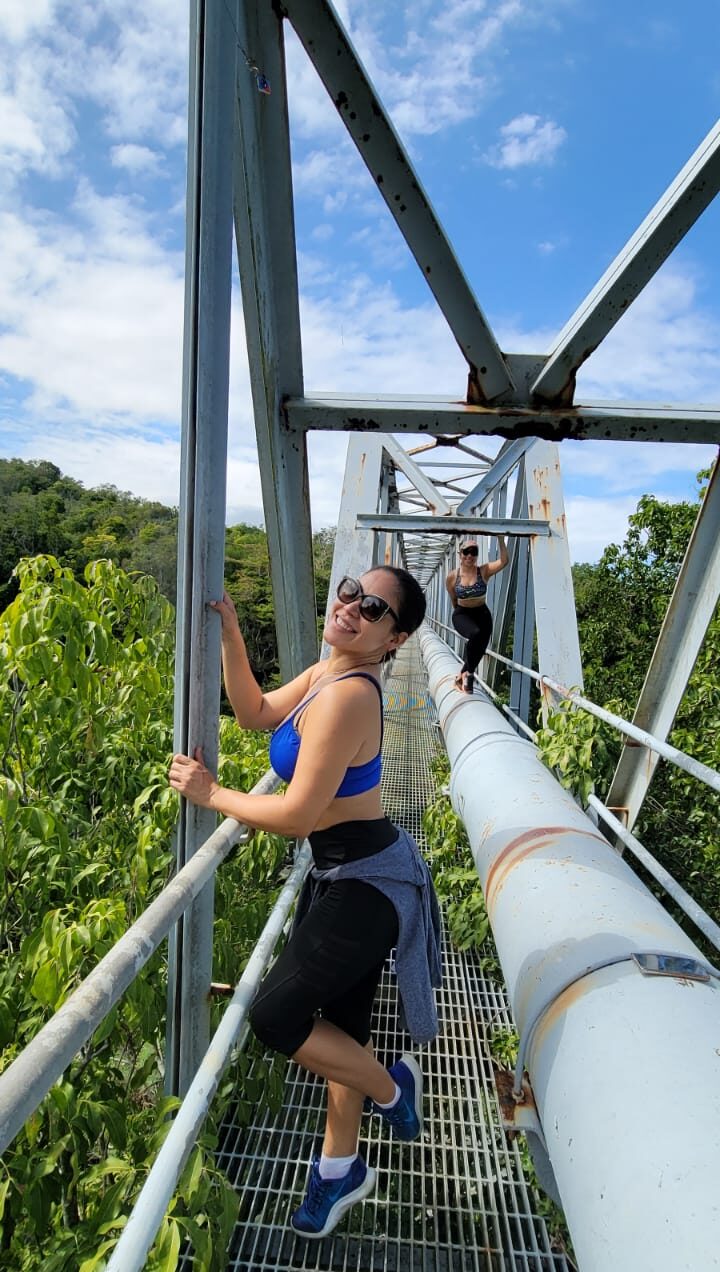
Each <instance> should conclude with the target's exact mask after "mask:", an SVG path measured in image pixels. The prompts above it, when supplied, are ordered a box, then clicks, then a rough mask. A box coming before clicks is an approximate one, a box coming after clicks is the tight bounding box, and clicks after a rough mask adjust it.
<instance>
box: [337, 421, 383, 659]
mask: <svg viewBox="0 0 720 1272" xmlns="http://www.w3.org/2000/svg"><path fill="white" fill-rule="evenodd" d="M382 452H383V444H382V438H380V437H375V436H373V435H372V434H370V436H367V437H363V436H361V435H360V434H359V433H358V434H353V435H352V436H351V437H349V438H348V448H347V456H346V459H345V478H344V480H343V488H342V495H341V497H340V511H339V514H338V526H337V533H336V535H335V551H334V552H333V560H332V568H331V571H330V583H329V586H328V602H327V610H326V615H327V614H329V612H330V607H331V605H332V603H333V600H334V599H335V592H336V590H337V585H338V583H339V582H340V579H341V578H342V576H343V574H350V575H352V577H353V578H357V577H358V576H359V575H361V574H364V572H365V571H366V570H369V569H370V567H371V566H372V565H373V564H376V553H375V538H376V537H375V535H374V533H373V530H372V528H371V527H360V528H358V525H357V522H358V521H359V520H360V516H359V514H360V512H361V510H362V509H365V510H366V511H367V512H370V511H371V510H372V509H374V508H377V506H378V502H379V499H380V488H381V480H382V463H383V457H382ZM388 517H389V519H390V520H391V521H392V519H393V518H392V515H391V514H386V516H385V517H384V518H383V519H384V520H388ZM323 653H324V655H325V656H327V655H328V654H329V650H328V649H327V647H326V646H324V648H323Z"/></svg>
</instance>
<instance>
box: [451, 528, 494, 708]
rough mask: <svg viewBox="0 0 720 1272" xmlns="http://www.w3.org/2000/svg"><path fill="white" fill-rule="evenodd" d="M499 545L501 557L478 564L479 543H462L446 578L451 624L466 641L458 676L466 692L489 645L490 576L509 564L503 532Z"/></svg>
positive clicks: (490, 631)
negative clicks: (488, 591) (487, 597)
mask: <svg viewBox="0 0 720 1272" xmlns="http://www.w3.org/2000/svg"><path fill="white" fill-rule="evenodd" d="M498 547H499V548H500V556H499V557H498V559H497V560H496V561H488V562H487V564H486V565H480V566H479V565H478V563H477V561H478V546H477V543H473V542H471V541H468V540H466V541H465V542H464V543H462V544H461V545H460V563H459V565H458V567H457V569H456V570H451V571H450V573H449V574H448V576H447V579H446V580H445V587H446V588H447V590H448V593H449V595H450V600H451V601H452V603H453V612H452V625H453V627H454V628H455V631H456V632H459V633H460V635H461V636H464V637H465V640H466V641H467V644H466V646H465V654H464V658H463V664H462V667H461V668H460V671H459V672H458V674H457V676H456V677H455V684H456V686H457V688H458V689H462V690H463V692H464V693H472V691H473V688H474V686H475V672H476V671H477V668H478V666H479V664H480V660H481V658H482V657H483V655H484V653H485V650H486V649H487V647H488V645H489V644H490V636H491V634H492V614H491V613H490V610H489V609H488V605H487V601H486V599H485V596H486V593H487V585H488V579H490V578H491V577H492V575H493V574H498V573H499V572H500V570H504V569H505V566H506V565H507V563H508V552H507V547H506V546H505V540H504V538H503V537H502V535H498Z"/></svg>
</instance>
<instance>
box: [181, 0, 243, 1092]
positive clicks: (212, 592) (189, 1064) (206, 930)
mask: <svg viewBox="0 0 720 1272" xmlns="http://www.w3.org/2000/svg"><path fill="white" fill-rule="evenodd" d="M190 46H191V47H190V78H191V83H190V116H189V142H188V181H187V238H186V274H185V329H184V347H183V403H182V459H181V475H180V483H181V499H180V510H181V512H180V526H179V534H178V610H177V654H176V672H175V740H174V745H175V750H176V751H182V752H184V753H190V754H192V752H193V750H194V748H195V747H197V746H202V748H203V750H204V755H205V759H206V762H207V763H208V764H209V765H210V766H211V767H213V766H214V765H215V763H216V761H217V724H218V714H219V709H220V624H219V620H218V618H217V617H216V615H214V614H213V613H212V612H211V611H209V610H208V608H207V602H208V601H209V600H210V599H211V598H212V597H219V596H221V595H222V587H223V566H224V556H225V484H226V471H227V419H228V385H229V370H230V271H231V265H232V163H231V159H230V155H231V150H232V122H233V93H234V84H235V48H236V39H235V33H234V31H233V29H232V25H231V19H230V12H229V9H228V6H227V5H223V4H220V5H217V4H208V3H206V0H193V4H192V9H191V27H190ZM215 825H216V817H215V814H214V813H211V812H209V811H208V810H206V809H201V808H197V807H195V806H192V805H184V806H183V807H182V809H181V812H180V820H179V824H178V830H177V836H176V857H177V867H178V869H181V868H182V867H183V866H184V865H185V863H186V862H187V861H189V860H190V858H191V857H192V856H193V855H194V853H195V852H196V851H197V849H198V848H199V847H200V845H201V844H202V843H203V842H204V841H205V840H206V839H207V838H208V836H209V835H210V834H212V831H213V830H214V828H215ZM213 907H214V887H213V884H212V882H210V883H208V884H207V886H206V887H205V888H204V889H203V892H202V893H201V894H200V896H199V897H198V898H197V899H196V900H195V901H194V902H193V905H192V907H191V908H190V910H188V912H187V913H186V914H185V915H183V917H182V919H181V920H180V921H179V922H178V924H177V926H176V928H175V930H174V933H173V934H172V936H171V939H170V947H169V972H168V1022H167V1058H166V1071H165V1084H166V1089H167V1091H168V1092H171V1093H173V1094H183V1093H184V1092H185V1091H186V1090H187V1088H188V1086H189V1085H190V1082H191V1081H192V1078H193V1075H194V1073H195V1071H196V1069H197V1066H198V1064H199V1063H200V1060H201V1058H202V1056H203V1055H204V1053H205V1050H206V1048H207V1043H208V1038H209V1028H210V1001H209V992H210V981H211V973H212V924H213Z"/></svg>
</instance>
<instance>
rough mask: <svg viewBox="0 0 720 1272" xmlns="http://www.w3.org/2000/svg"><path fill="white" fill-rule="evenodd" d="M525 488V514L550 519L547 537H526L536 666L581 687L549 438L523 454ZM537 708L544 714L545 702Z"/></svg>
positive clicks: (555, 455)
mask: <svg viewBox="0 0 720 1272" xmlns="http://www.w3.org/2000/svg"><path fill="white" fill-rule="evenodd" d="M525 489H526V494H527V506H528V512H529V514H530V517H531V518H532V517H542V518H547V519H549V522H550V535H549V537H548V536H545V535H534V536H533V537H532V539H531V540H530V550H531V556H532V573H533V593H534V598H535V627H536V631H537V648H538V667H539V670H540V672H541V674H543V675H547V676H553V677H554V678H555V679H556V680H562V681H563V683H564V684H566V685H569V686H571V687H575V688H578V689H581V688H582V684H583V676H582V661H581V658H580V642H579V640H578V631H577V614H576V612H575V595H574V592H573V581H572V570H571V568H570V550H569V547H568V541H567V526H566V521H565V504H564V501H563V492H562V477H561V475H560V455H559V452H558V448H557V446H553V445H552V443H551V442H536V443H535V445H534V446H533V448H532V450H531V451H529V452H528V454H527V455H526V456H525ZM561 668H562V674H561V673H560V669H561ZM543 712H544V713H546V703H545V701H544V702H543Z"/></svg>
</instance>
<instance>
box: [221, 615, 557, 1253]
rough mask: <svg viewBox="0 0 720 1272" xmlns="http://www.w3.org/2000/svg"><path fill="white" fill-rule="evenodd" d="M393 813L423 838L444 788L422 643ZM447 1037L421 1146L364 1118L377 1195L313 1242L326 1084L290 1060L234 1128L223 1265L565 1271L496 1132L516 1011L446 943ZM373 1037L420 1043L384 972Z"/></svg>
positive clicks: (395, 696)
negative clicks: (500, 1035) (265, 1098)
mask: <svg viewBox="0 0 720 1272" xmlns="http://www.w3.org/2000/svg"><path fill="white" fill-rule="evenodd" d="M385 698H386V714H385V721H386V723H385V742H384V757H385V776H384V779H383V780H384V799H385V807H386V810H387V813H388V816H390V817H391V818H392V819H393V820H395V821H399V822H401V823H402V824H403V825H404V826H405V827H407V829H408V830H409V831H410V832H411V834H413V835H415V837H416V838H417V839H418V841H419V842H420V844H421V846H422V843H423V840H422V829H421V818H422V812H423V809H424V807H425V806H426V804H427V802H428V801H429V800H430V799H431V798H432V797H433V795H434V793H435V789H434V783H433V780H432V776H431V772H430V765H431V761H432V758H433V756H434V755H435V753H436V751H437V750H438V748H439V746H440V744H441V740H440V737H439V733H438V730H437V725H436V723H435V716H434V705H433V703H432V700H431V699H429V697H428V694H427V687H426V680H425V676H424V672H423V669H422V663H421V660H420V654H419V650H418V647H417V641H416V640H412V641H409V642H408V644H407V645H405V646H404V648H403V650H402V651H401V655H400V656H399V657H398V659H397V662H396V665H395V668H394V670H393V673H392V676H391V678H390V679H389V680H388V682H387V685H386V691H385ZM438 1008H439V1015H440V1028H441V1031H440V1034H439V1036H438V1038H437V1039H436V1040H435V1042H434V1043H433V1044H432V1045H431V1046H429V1047H426V1048H423V1049H422V1052H421V1055H420V1057H419V1058H420V1061H421V1064H422V1068H423V1071H424V1075H425V1129H424V1133H423V1137H422V1139H421V1140H420V1141H418V1142H417V1143H415V1144H398V1143H397V1142H395V1141H391V1140H390V1139H389V1136H388V1132H387V1131H386V1129H385V1127H384V1126H383V1124H382V1123H381V1121H380V1119H379V1118H376V1117H366V1118H364V1119H363V1126H362V1132H361V1151H362V1152H363V1154H364V1155H365V1157H366V1160H367V1161H368V1162H369V1163H371V1164H372V1165H374V1166H375V1167H376V1169H377V1172H378V1186H377V1189H376V1193H375V1195H373V1196H371V1197H370V1198H369V1199H368V1200H367V1201H365V1202H364V1203H361V1204H360V1205H358V1206H355V1207H354V1208H353V1209H352V1210H351V1211H350V1212H349V1213H348V1215H347V1216H345V1217H344V1218H343V1220H341V1222H340V1224H339V1226H338V1228H337V1229H336V1231H335V1232H334V1233H333V1234H332V1235H331V1236H329V1237H326V1238H324V1239H323V1240H321V1241H312V1242H311V1241H305V1240H302V1239H300V1238H298V1237H296V1236H295V1235H294V1234H293V1232H292V1231H291V1229H290V1228H289V1227H288V1218H289V1215H290V1213H291V1211H292V1210H294V1209H295V1207H296V1206H297V1205H298V1204H299V1203H300V1200H301V1198H302V1196H303V1193H304V1190H305V1182H306V1175H307V1164H308V1162H309V1159H310V1156H311V1153H312V1151H313V1149H319V1144H320V1142H321V1139H322V1129H323V1086H324V1084H323V1083H322V1082H321V1081H320V1080H319V1079H316V1078H314V1077H313V1076H312V1075H309V1074H306V1073H304V1072H303V1071H302V1070H300V1069H299V1068H298V1067H297V1066H295V1065H293V1064H292V1063H291V1064H290V1066H289V1070H288V1082H287V1086H286V1093H285V1101H284V1104H283V1107H282V1109H281V1110H280V1113H279V1114H278V1115H277V1116H276V1117H275V1118H274V1119H272V1118H271V1117H270V1116H269V1115H268V1114H264V1115H262V1116H260V1117H259V1118H258V1120H257V1121H255V1122H253V1123H251V1125H250V1126H248V1127H245V1128H243V1129H241V1130H240V1129H238V1128H237V1127H235V1126H233V1125H232V1124H231V1123H225V1124H224V1126H223V1128H222V1132H221V1145H222V1150H221V1154H220V1162H219V1164H220V1165H221V1166H223V1168H224V1169H225V1170H226V1171H227V1173H228V1175H229V1177H230V1179H231V1180H232V1182H233V1183H234V1184H235V1186H236V1187H237V1188H238V1190H239V1191H240V1192H241V1194H242V1203H241V1210H240V1219H239V1222H238V1224H237V1226H236V1229H235V1233H234V1236H233V1239H232V1241H231V1244H230V1250H229V1261H228V1269H232V1270H235V1269H238V1270H239V1269H243V1270H244V1272H264V1270H265V1269H267V1272H270V1270H272V1272H289V1270H290V1269H316V1270H320V1269H323V1270H324V1272H346V1270H347V1272H350V1270H352V1272H503V1270H505V1269H508V1270H509V1269H523V1272H525V1270H527V1272H531V1270H532V1272H549V1269H554V1270H556V1272H570V1269H571V1267H572V1265H571V1264H570V1263H568V1261H567V1260H566V1259H565V1257H564V1256H563V1255H562V1254H561V1253H559V1252H557V1251H554V1250H553V1249H552V1248H551V1245H550V1241H549V1238H548V1234H547V1231H546V1227H545V1223H544V1221H543V1219H542V1218H541V1217H540V1216H539V1215H538V1212H537V1200H538V1199H537V1197H536V1195H535V1194H534V1193H533V1191H532V1190H531V1188H530V1187H529V1186H528V1184H527V1182H526V1180H525V1178H524V1176H523V1170H522V1163H521V1159H520V1153H519V1150H518V1145H517V1143H515V1142H509V1141H508V1140H507V1138H506V1136H505V1134H504V1132H503V1131H502V1129H501V1127H500V1117H499V1111H498V1105H497V1101H496V1097H495V1090H494V1084H493V1078H492V1067H491V1064H490V1059H489V1056H490V1053H489V1049H488V1045H487V1043H488V1038H489V1036H490V1034H491V1032H492V1031H493V1030H494V1029H496V1028H498V1027H501V1026H502V1027H509V1025H510V1017H509V1013H508V1008H507V1002H506V999H505V996H504V993H503V990H502V987H501V986H498V985H497V984H496V983H495V982H493V981H490V980H487V979H486V978H484V977H483V976H482V974H481V973H480V971H479V969H478V966H477V960H475V959H474V958H473V957H472V956H471V955H463V954H459V953H458V952H457V951H455V950H452V949H451V948H450V947H449V946H447V945H446V947H445V981H444V985H443V988H442V990H441V991H440V992H439V994H438ZM376 1017H377V1019H376V1026H375V1032H374V1038H375V1045H376V1049H377V1052H378V1055H379V1056H380V1058H381V1059H382V1058H383V1057H387V1061H386V1062H387V1063H388V1064H390V1063H392V1062H393V1060H394V1059H395V1058H396V1057H397V1056H398V1055H399V1054H400V1053H401V1052H402V1051H404V1050H406V1049H408V1048H409V1046H410V1045H411V1043H410V1039H409V1038H408V1037H407V1035H404V1034H403V1033H402V1032H401V1031H400V1030H399V1029H398V1024H397V1015H396V1009H395V989H394V978H393V975H392V971H391V969H390V967H389V966H388V967H387V968H386V970H385V972H384V974H383V979H382V982H381V987H380V993H379V996H378V1006H377V1008H376Z"/></svg>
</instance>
